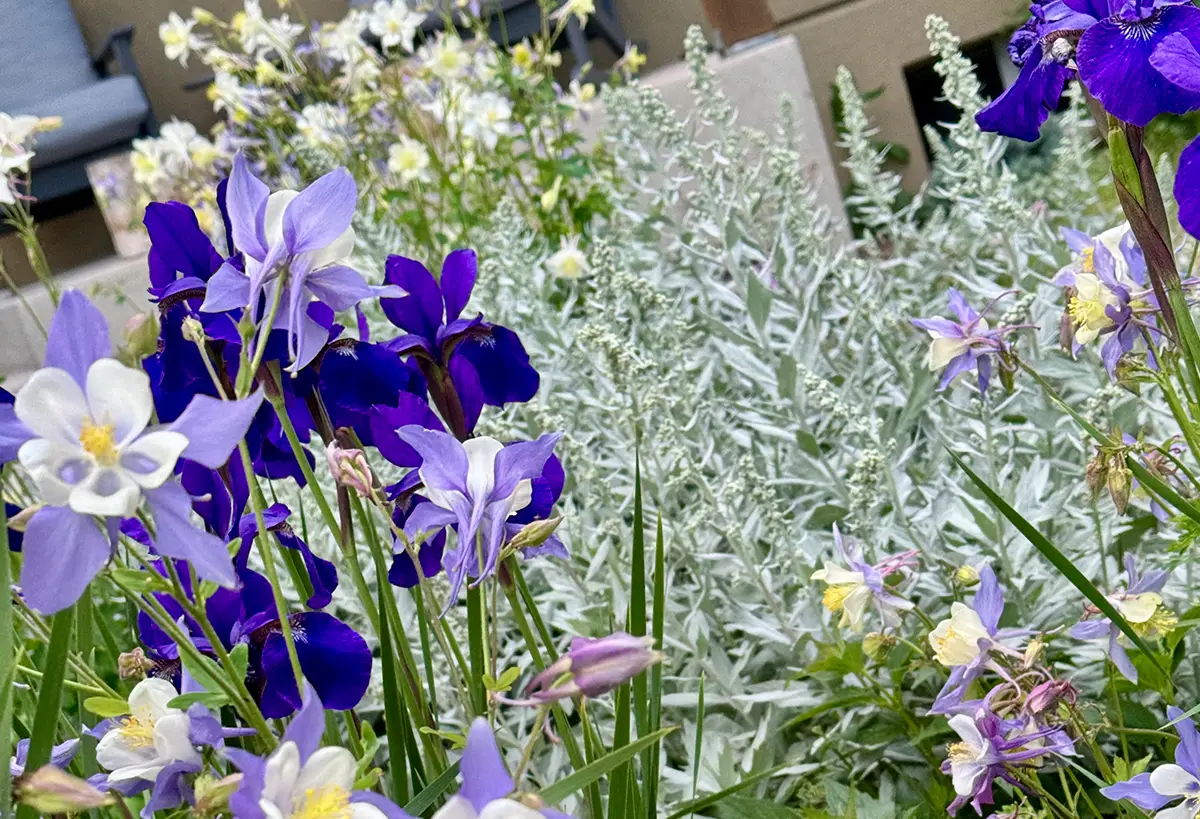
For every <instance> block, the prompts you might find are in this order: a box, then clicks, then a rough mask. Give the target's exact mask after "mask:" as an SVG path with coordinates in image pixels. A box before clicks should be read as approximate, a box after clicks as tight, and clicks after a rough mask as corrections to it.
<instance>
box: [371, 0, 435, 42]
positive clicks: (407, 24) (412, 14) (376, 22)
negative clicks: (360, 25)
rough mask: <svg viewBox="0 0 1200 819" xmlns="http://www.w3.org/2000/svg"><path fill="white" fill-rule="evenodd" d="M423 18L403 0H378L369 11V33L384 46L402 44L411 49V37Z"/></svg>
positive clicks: (415, 32) (414, 34) (415, 33)
mask: <svg viewBox="0 0 1200 819" xmlns="http://www.w3.org/2000/svg"><path fill="white" fill-rule="evenodd" d="M424 19H425V17H424V15H422V14H420V13H418V12H416V11H413V10H412V9H410V8H409V7H408V4H407V3H406V2H404V0H394V1H393V2H388V0H379V2H377V3H376V4H375V8H374V9H373V10H372V12H371V21H370V28H371V33H372V34H374V35H375V36H376V37H378V38H379V41H380V43H382V44H383V47H384V48H395V47H396V46H403V47H404V50H405V51H412V47H413V37H415V36H416V35H417V28H418V27H420V25H421V22H422V21H423V20H424Z"/></svg>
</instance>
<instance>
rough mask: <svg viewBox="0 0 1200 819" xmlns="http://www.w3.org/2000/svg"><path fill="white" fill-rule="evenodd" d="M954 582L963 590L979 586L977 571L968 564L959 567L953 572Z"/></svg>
mask: <svg viewBox="0 0 1200 819" xmlns="http://www.w3.org/2000/svg"><path fill="white" fill-rule="evenodd" d="M954 582H955V583H957V584H958V585H960V586H962V587H963V588H967V589H969V588H971V587H972V586H976V585H978V584H979V569H976V568H975V567H974V566H972V565H970V564H969V563H964V564H963V565H962V566H959V567H958V568H957V569H956V570H955V572H954Z"/></svg>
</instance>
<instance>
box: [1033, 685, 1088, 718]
mask: <svg viewBox="0 0 1200 819" xmlns="http://www.w3.org/2000/svg"><path fill="white" fill-rule="evenodd" d="M1076 697H1077V694H1076V691H1075V686H1073V685H1071V684H1070V683H1069V682H1067V681H1066V680H1047V681H1046V682H1044V683H1042V684H1041V685H1039V686H1037V687H1036V688H1034V689H1033V690H1032V691H1030V692H1029V696H1028V697H1027V698H1026V700H1025V710H1026V711H1028V712H1029V713H1031V714H1041V713H1044V712H1046V711H1049V710H1050V709H1051V708H1053V707H1054V706H1056V705H1057V704H1058V703H1060V702H1065V703H1066V704H1067V705H1074V704H1075V699H1076Z"/></svg>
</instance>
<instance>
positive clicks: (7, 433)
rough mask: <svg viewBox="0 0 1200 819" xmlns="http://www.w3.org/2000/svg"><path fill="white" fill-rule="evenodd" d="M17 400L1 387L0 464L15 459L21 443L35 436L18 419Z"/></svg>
mask: <svg viewBox="0 0 1200 819" xmlns="http://www.w3.org/2000/svg"><path fill="white" fill-rule="evenodd" d="M16 400H17V399H16V398H15V397H14V396H13V394H12V393H11V392H9V391H8V390H6V389H4V388H3V387H0V466H3V465H4V464H6V463H8V462H9V461H15V460H16V459H17V450H19V449H20V448H21V444H23V443H25V442H26V441H28V440H29V439H30V438H31V437H32V436H33V433H32V432H30V431H29V430H28V429H27V428H26V426H25V425H24V424H22V423H21V422H20V421H19V420H17V413H16V410H15V409H14V408H13V404H14V403H15V402H16Z"/></svg>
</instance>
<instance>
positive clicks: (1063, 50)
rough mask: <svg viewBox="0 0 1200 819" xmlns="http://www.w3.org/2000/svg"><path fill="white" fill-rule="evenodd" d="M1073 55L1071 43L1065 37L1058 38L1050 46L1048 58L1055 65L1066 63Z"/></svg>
mask: <svg viewBox="0 0 1200 819" xmlns="http://www.w3.org/2000/svg"><path fill="white" fill-rule="evenodd" d="M1074 53H1075V47H1074V46H1073V45H1071V41H1070V40H1068V39H1067V38H1066V37H1059V38H1058V39H1057V40H1055V41H1054V43H1053V44H1052V45H1051V46H1050V57H1051V58H1052V59H1053V60H1054V61H1055V62H1056V63H1064V64H1065V63H1066V62H1067V60H1069V59H1071V56H1072V55H1073V54H1074Z"/></svg>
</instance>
